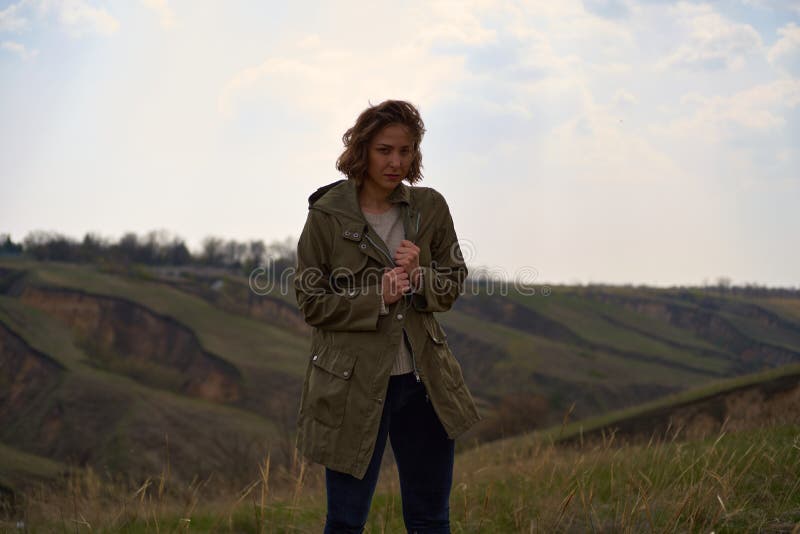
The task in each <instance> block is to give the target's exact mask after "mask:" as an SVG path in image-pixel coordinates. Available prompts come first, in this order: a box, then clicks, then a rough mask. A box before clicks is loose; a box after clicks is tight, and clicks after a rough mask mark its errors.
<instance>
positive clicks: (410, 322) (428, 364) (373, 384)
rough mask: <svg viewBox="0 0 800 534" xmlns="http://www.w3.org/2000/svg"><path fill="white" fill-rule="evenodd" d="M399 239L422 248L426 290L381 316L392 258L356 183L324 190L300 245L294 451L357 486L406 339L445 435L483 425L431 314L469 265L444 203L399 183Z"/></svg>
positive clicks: (393, 198) (448, 301)
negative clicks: (300, 353) (304, 352)
mask: <svg viewBox="0 0 800 534" xmlns="http://www.w3.org/2000/svg"><path fill="white" fill-rule="evenodd" d="M389 201H390V202H392V203H397V204H398V205H399V207H400V209H401V217H402V219H403V226H404V228H405V235H406V239H408V240H410V241H412V242H414V244H416V245H417V246H418V247H419V248H420V254H419V263H420V267H421V268H422V274H423V279H422V280H423V281H422V285H423V289H422V290H421V291H420V292H417V293H414V294H407V295H405V297H404V298H401V299H400V300H399V301H398V302H396V303H394V304H391V305H389V306H387V308H388V309H389V314H388V315H379V313H380V310H381V299H382V296H381V293H380V288H381V276H382V274H383V271H384V269H385V268H387V267H389V268H391V267H394V266H395V265H394V261H393V259H392V256H393V255H394V254H393V253H394V251H390V250H388V248H387V247H386V244H385V243H384V242H383V241H382V240H381V238H380V237H378V235H377V234H376V233H375V232H374V230H372V229H371V228H370V226H369V224H368V223H367V221H366V219H365V218H364V216H363V214H362V212H361V209H360V207H359V203H358V191H357V189H356V186H355V182H354V181H353V180H340V181H338V182H334V183H332V184H329V185H327V186H325V187H321V188H320V189H318V190H317V191H316V192H315V193H314V194H312V195H311V196H310V197H309V213H308V218H307V220H306V224H305V227H304V228H303V232H302V234H301V235H300V240H299V243H298V246H297V272H296V274H295V280H294V288H295V292H296V296H297V303H298V305H299V307H300V310H301V312H302V313H303V315H304V317H305V320H306V322H307V323H308V324H309V325H311V326H312V327H314V328H313V330H312V335H311V350H310V352H309V356H308V367H307V369H306V374H305V380H304V383H303V392H302V395H301V399H300V410H299V416H298V423H297V430H298V433H297V448H298V449H299V450H300V452H301V453H303V455H304V456H305V457H306V458H308V459H309V460H311V461H313V462H317V463H320V464H323V465H325V466H326V467H329V468H330V469H333V470H336V471H341V472H345V473H349V474H351V475H353V476H355V477H356V478H359V479H362V478H363V477H364V475H365V473H366V471H367V466H368V465H369V462H370V459H371V458H372V454H373V451H374V448H375V441H376V438H377V434H378V426H379V424H380V420H381V414H382V412H383V403H384V400H385V398H386V390H387V389H388V385H389V376H390V373H391V370H392V365H393V364H394V361H395V358H396V356H397V350H398V346H399V344H400V342H401V339H402V335H403V331H404V330H405V333H406V336H407V337H408V340H409V343H410V346H411V353H412V364H413V366H414V374H415V375H416V377H417V379H418V380H420V381H421V382H422V383H423V385H424V386H425V389H426V391H427V393H428V396H429V398H430V401H431V403H432V404H433V408H434V410H435V412H436V414H437V415H438V417H439V420H440V421H441V423H442V426H443V427H444V429H445V430H446V432H447V435H448V437H450V438H451V439H455V438H456V437H457V436H458V435H460V434H461V433H463V432H464V431H465V430H467V429H468V428H470V427H471V426H472V425H473V424H475V423H476V422H477V421H479V420H480V419H481V416H480V415H479V414H478V411H477V408H476V406H475V403H474V401H473V398H472V395H471V394H470V392H469V390H468V389H467V385H466V384H465V383H464V377H463V375H462V373H461V366H460V365H459V363H458V361H457V360H456V359H455V358H454V357H453V354H452V353H451V351H450V348H449V346H448V344H447V334H445V332H444V330H443V329H442V327H441V325H440V324H439V323H438V322H437V320H436V318H435V317H434V315H433V313H434V312H443V311H447V310H448V309H450V307H451V306H452V304H453V302H454V301H455V299H456V298H457V297H458V295H459V293H460V292H461V291H462V289H463V287H464V281H465V279H466V276H467V267H466V265H465V264H464V260H463V257H462V255H461V249H460V248H459V245H458V241H457V237H456V232H455V229H454V228H453V220H452V218H451V216H450V211H449V209H448V207H447V203H446V202H445V200H444V197H442V195H441V194H440V193H438V192H436V191H435V190H433V189H430V188H427V187H410V186H407V185H405V184H404V183H400V184H399V185H398V186H397V188H396V189H395V190H394V191H393V192H392V193H391V195H390V196H389Z"/></svg>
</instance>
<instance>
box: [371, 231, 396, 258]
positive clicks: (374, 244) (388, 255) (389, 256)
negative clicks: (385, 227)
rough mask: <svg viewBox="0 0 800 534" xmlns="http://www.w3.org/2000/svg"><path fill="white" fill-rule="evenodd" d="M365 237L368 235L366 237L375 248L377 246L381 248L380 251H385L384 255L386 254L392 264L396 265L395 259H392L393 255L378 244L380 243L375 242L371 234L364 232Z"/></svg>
mask: <svg viewBox="0 0 800 534" xmlns="http://www.w3.org/2000/svg"><path fill="white" fill-rule="evenodd" d="M364 237H366V238H367V241H369V242H370V243H372V246H373V247H375V248H377V249H378V250H380V251H381V252H382V253H383V255H384V256H386V258H387V259H388V260H389V263H391V264H392V265H395V263H394V260H393V259H392V256H391V255H390V254H388V253H387V252H386V251H385V250H383V249H382V248H381V247H380V246H378V244H377V243H375V241H373V240H372V238H371V237H370V236H369V234H368V233H365V234H364Z"/></svg>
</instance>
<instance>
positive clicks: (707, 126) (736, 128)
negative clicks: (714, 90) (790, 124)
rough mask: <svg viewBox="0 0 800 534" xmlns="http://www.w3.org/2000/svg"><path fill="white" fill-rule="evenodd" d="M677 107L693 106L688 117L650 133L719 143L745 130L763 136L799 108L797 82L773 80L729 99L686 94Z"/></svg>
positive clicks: (781, 123) (799, 91) (798, 81)
mask: <svg viewBox="0 0 800 534" xmlns="http://www.w3.org/2000/svg"><path fill="white" fill-rule="evenodd" d="M681 103H682V104H685V105H688V106H695V107H696V109H695V111H694V113H692V114H691V115H690V116H686V117H680V118H677V119H675V120H672V121H670V122H669V124H668V125H667V126H666V127H654V130H655V131H657V132H659V133H663V134H667V135H671V136H674V137H677V138H682V139H685V138H690V137H692V138H695V137H696V138H701V139H704V140H705V141H711V142H715V141H720V140H723V139H725V138H727V137H730V136H731V135H735V134H737V133H738V132H740V131H741V129H745V130H747V131H752V132H757V133H758V132H762V133H763V132H767V131H770V130H773V129H775V128H779V127H781V126H783V125H784V124H785V123H786V119H785V116H784V114H785V112H786V110H787V109H793V108H795V107H797V106H798V105H800V80H776V81H773V82H768V83H764V84H760V85H756V86H754V87H752V88H750V89H747V90H744V91H740V92H738V93H735V94H733V95H731V96H720V95H715V96H711V97H707V96H702V95H698V94H687V95H684V97H683V98H682V99H681Z"/></svg>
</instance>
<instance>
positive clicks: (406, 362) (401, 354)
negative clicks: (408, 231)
mask: <svg viewBox="0 0 800 534" xmlns="http://www.w3.org/2000/svg"><path fill="white" fill-rule="evenodd" d="M362 213H364V217H365V218H366V219H367V222H368V223H369V225H370V226H371V227H372V229H373V230H375V232H377V234H378V235H379V236H380V238H381V239H383V242H384V243H386V246H387V247H389V252H390V253H391V254H392V255H394V253H395V252H396V251H397V247H399V246H400V242H401V241H402V240H403V239H405V230H404V229H403V221H402V220H401V218H400V208H399V207H397V206H396V205H392V207H391V208H389V210H388V211H385V212H383V213H366V212H363V211H362ZM381 308H382V309H381V314H382V315H385V314H386V313H388V310H386V308H385V306H383V302H382V301H381ZM413 370H414V366H413V364H412V363H411V352H410V349H409V347H408V342H407V341H406V336H405V335H403V339H402V341H401V343H400V347H399V348H398V352H397V356H396V357H395V360H394V367H392V373H391V374H393V375H402V374H405V373H410V372H412V371H413Z"/></svg>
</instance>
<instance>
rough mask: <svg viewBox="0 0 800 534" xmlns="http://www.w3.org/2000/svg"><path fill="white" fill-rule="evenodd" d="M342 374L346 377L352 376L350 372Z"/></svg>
mask: <svg viewBox="0 0 800 534" xmlns="http://www.w3.org/2000/svg"><path fill="white" fill-rule="evenodd" d="M342 374H343V375H344V376H349V375H350V371H345V372H344V373H342Z"/></svg>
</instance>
